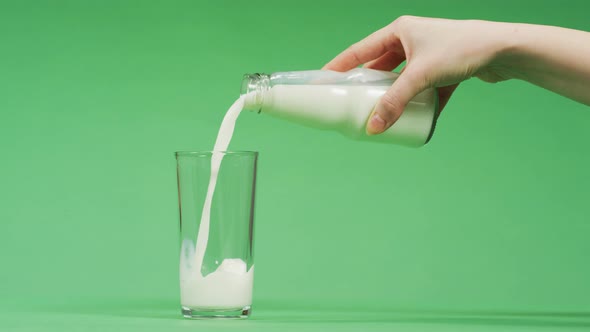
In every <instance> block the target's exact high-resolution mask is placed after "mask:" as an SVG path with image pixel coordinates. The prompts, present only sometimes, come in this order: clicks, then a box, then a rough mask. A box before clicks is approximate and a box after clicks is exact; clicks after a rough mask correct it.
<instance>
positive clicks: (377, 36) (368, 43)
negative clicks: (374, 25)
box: [323, 25, 403, 71]
mask: <svg viewBox="0 0 590 332" xmlns="http://www.w3.org/2000/svg"><path fill="white" fill-rule="evenodd" d="M396 48H401V42H400V40H399V38H398V37H397V35H396V34H395V31H394V30H393V29H392V28H391V25H389V26H387V27H385V28H382V29H380V30H377V31H376V32H374V33H372V34H371V35H369V36H368V37H366V38H365V39H363V40H361V41H359V42H358V43H356V44H353V45H352V46H350V47H349V48H347V49H346V50H345V51H344V52H342V53H340V54H339V55H337V56H336V57H335V58H334V59H332V61H330V62H328V64H326V65H325V66H324V68H323V69H326V70H335V71H347V70H350V69H353V68H355V67H357V66H359V65H361V64H363V63H366V62H368V61H371V60H374V59H377V58H379V57H381V56H383V55H384V54H386V53H387V52H388V51H390V50H394V49H396ZM402 53H403V52H402Z"/></svg>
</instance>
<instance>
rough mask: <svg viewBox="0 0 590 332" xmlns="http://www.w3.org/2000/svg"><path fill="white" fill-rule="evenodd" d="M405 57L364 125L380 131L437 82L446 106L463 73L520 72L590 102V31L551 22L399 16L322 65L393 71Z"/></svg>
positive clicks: (500, 77) (503, 75)
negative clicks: (397, 74) (561, 26)
mask: <svg viewBox="0 0 590 332" xmlns="http://www.w3.org/2000/svg"><path fill="white" fill-rule="evenodd" d="M403 61H406V65H405V66H404V68H403V69H402V72H401V75H400V77H399V78H398V79H397V80H396V81H395V83H394V84H393V85H392V86H391V88H390V89H389V90H388V91H387V93H386V94H385V95H383V97H382V98H381V100H380V101H379V102H378V103H377V105H376V106H375V109H374V110H373V113H372V114H371V116H370V117H369V120H368V121H367V133H368V134H370V135H374V134H379V133H381V132H383V131H385V130H386V129H387V128H389V127H390V126H391V125H392V124H393V123H395V121H396V120H397V119H398V118H399V117H400V115H401V114H402V112H403V110H404V107H405V106H406V105H407V104H408V102H409V101H410V100H411V99H412V98H413V97H414V96H416V95H417V94H418V93H420V92H422V91H424V90H425V89H428V88H436V89H437V90H438V93H439V105H440V106H441V110H442V108H444V106H445V105H446V104H447V102H448V101H449V98H450V97H451V95H452V94H453V92H454V91H455V89H456V88H457V86H458V85H459V83H461V82H462V81H465V80H467V79H469V78H471V77H478V78H479V79H481V80H483V81H485V82H490V83H496V82H500V81H504V80H508V79H520V80H524V81H527V82H530V83H532V84H535V85H537V86H540V87H542V88H545V89H547V90H550V91H553V92H555V93H558V94H560V95H563V96H565V97H568V98H570V99H573V100H575V101H578V102H580V103H583V104H586V105H589V106H590V33H589V32H585V31H579V30H572V29H566V28H560V27H553V26H543V25H531V24H520V23H501V22H490V21H478V20H447V19H437V18H425V17H414V16H402V17H400V18H398V19H396V20H395V21H393V22H392V23H391V24H389V25H387V26H386V27H384V28H382V29H380V30H378V31H376V32H374V33H372V34H371V35H369V36H368V37H366V38H365V39H363V40H361V41H359V42H357V43H355V44H353V45H352V46H350V47H349V48H348V49H346V50H345V51H344V52H342V53H340V54H339V55H338V56H336V57H335V58H334V59H333V60H332V61H330V62H329V63H328V64H326V65H325V66H324V69H327V70H335V71H347V70H350V69H353V68H355V67H357V66H359V65H363V66H364V67H367V68H372V69H379V70H387V71H391V70H393V69H395V68H397V67H398V66H399V65H400V64H401V63H402V62H403Z"/></svg>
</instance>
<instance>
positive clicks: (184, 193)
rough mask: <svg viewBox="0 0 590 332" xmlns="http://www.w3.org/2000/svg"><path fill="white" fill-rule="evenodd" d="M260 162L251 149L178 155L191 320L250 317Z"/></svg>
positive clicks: (186, 310) (185, 294) (184, 294)
mask: <svg viewBox="0 0 590 332" xmlns="http://www.w3.org/2000/svg"><path fill="white" fill-rule="evenodd" d="M257 159H258V153H257V152H251V151H243V152H230V151H224V152H177V153H176V162H177V174H178V200H179V208H180V303H181V307H182V314H183V315H184V317H186V318H213V317H219V318H247V317H248V316H249V315H250V312H251V310H252V286H253V281H254V255H253V251H252V249H253V239H254V236H253V235H254V227H253V226H254V193H255V183H256V163H257ZM218 166H219V169H218V171H216V170H217V167H218Z"/></svg>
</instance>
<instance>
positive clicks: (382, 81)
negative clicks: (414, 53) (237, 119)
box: [242, 68, 438, 147]
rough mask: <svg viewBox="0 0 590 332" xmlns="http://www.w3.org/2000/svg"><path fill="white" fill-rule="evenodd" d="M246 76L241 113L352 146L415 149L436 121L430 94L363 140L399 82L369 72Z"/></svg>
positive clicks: (433, 93)
mask: <svg viewBox="0 0 590 332" xmlns="http://www.w3.org/2000/svg"><path fill="white" fill-rule="evenodd" d="M258 75H259V78H260V79H259V80H256V79H254V80H252V78H251V77H248V76H247V79H248V81H249V82H250V85H249V86H248V85H247V84H246V87H247V88H246V89H244V85H243V89H242V92H243V93H244V94H246V97H245V108H246V109H249V110H254V111H258V112H260V113H264V114H269V115H272V116H275V117H278V118H282V119H285V120H287V121H291V122H295V123H299V124H302V125H305V126H309V127H313V128H318V129H324V130H333V131H337V132H340V133H341V134H343V135H345V136H347V137H350V138H352V139H356V140H363V141H373V142H384V143H392V144H398V145H406V146H412V147H419V146H422V145H424V144H425V143H426V142H427V141H428V139H429V138H430V136H431V134H432V131H433V129H434V124H435V121H436V115H437V106H438V105H437V100H438V96H437V95H436V91H435V90H434V89H430V90H426V91H424V92H423V93H421V94H420V95H418V96H416V98H414V99H413V100H412V101H411V102H410V103H409V104H408V106H407V107H406V109H405V110H404V113H403V114H402V116H401V117H400V118H399V119H398V121H397V122H396V123H395V124H394V125H393V126H391V127H390V128H389V129H388V130H386V131H385V132H383V133H382V134H379V135H371V136H369V135H367V134H366V132H365V127H366V123H367V121H368V118H369V116H370V114H371V112H372V110H373V109H374V107H375V105H376V104H377V102H378V101H379V99H380V98H381V97H382V96H383V94H385V92H386V91H387V90H388V89H389V88H390V87H391V84H392V83H393V82H394V81H395V79H396V78H397V77H398V76H399V75H398V74H396V73H391V72H383V71H376V70H370V69H360V68H359V69H353V70H351V71H349V72H345V73H339V72H331V71H303V72H285V73H275V74H272V75H265V76H262V75H260V74H258ZM248 87H249V88H248Z"/></svg>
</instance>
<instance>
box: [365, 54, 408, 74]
mask: <svg viewBox="0 0 590 332" xmlns="http://www.w3.org/2000/svg"><path fill="white" fill-rule="evenodd" d="M402 51H403V50H402ZM405 59H406V55H405V54H404V52H399V51H397V50H393V51H389V52H387V53H385V54H383V55H382V56H381V57H379V58H377V59H375V60H372V61H369V62H367V63H366V64H365V65H364V66H363V67H365V68H370V69H376V70H386V71H392V70H394V69H395V68H397V66H399V65H400V64H401V63H402V62H404V60H405Z"/></svg>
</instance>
